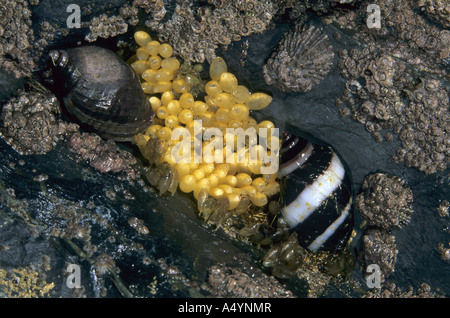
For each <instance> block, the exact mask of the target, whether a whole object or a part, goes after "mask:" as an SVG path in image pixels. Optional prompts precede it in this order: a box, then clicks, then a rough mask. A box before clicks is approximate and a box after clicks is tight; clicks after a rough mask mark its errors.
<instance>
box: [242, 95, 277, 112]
mask: <svg viewBox="0 0 450 318" xmlns="http://www.w3.org/2000/svg"><path fill="white" fill-rule="evenodd" d="M271 102H272V96H270V95H267V94H266V93H253V94H251V95H250V97H249V98H248V100H247V102H246V104H247V106H248V107H249V108H250V109H251V110H260V109H263V108H266V107H267V106H269V104H270V103H271Z"/></svg>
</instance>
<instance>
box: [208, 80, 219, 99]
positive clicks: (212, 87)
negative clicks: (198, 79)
mask: <svg viewBox="0 0 450 318" xmlns="http://www.w3.org/2000/svg"><path fill="white" fill-rule="evenodd" d="M205 92H206V94H208V95H209V96H211V97H216V96H217V95H218V94H219V93H221V92H222V88H221V87H220V85H219V82H218V81H214V80H212V81H209V82H208V83H206V85H205Z"/></svg>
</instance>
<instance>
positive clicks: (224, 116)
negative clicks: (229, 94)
mask: <svg viewBox="0 0 450 318" xmlns="http://www.w3.org/2000/svg"><path fill="white" fill-rule="evenodd" d="M230 119H231V116H230V111H229V110H228V109H224V108H219V109H218V110H217V112H216V120H217V121H219V122H221V123H228V122H229V121H230ZM225 128H226V126H225Z"/></svg>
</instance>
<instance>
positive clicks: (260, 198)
mask: <svg viewBox="0 0 450 318" xmlns="http://www.w3.org/2000/svg"><path fill="white" fill-rule="evenodd" d="M250 201H252V203H253V204H254V205H256V206H257V207H263V206H265V205H266V204H267V202H268V201H269V200H268V199H267V196H266V195H265V194H264V193H262V192H258V193H256V194H255V196H253V197H251V196H250Z"/></svg>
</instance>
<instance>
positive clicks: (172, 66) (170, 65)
mask: <svg viewBox="0 0 450 318" xmlns="http://www.w3.org/2000/svg"><path fill="white" fill-rule="evenodd" d="M180 65H181V64H180V61H178V59H177V58H176V57H169V58H166V59H163V60H162V62H161V67H162V68H163V69H165V70H167V71H169V72H171V73H173V72H175V71H177V70H178V69H179V68H180Z"/></svg>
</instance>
